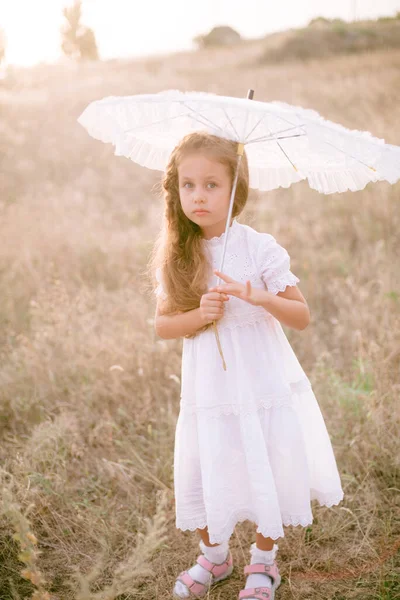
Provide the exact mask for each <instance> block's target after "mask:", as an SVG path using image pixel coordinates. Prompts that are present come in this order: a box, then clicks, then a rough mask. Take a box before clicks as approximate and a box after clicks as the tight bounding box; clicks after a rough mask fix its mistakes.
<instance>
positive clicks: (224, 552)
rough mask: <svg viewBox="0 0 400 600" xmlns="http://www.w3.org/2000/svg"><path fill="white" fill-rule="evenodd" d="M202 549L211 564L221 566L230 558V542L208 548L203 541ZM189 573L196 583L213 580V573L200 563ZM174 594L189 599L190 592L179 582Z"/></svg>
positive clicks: (200, 544)
mask: <svg viewBox="0 0 400 600" xmlns="http://www.w3.org/2000/svg"><path fill="white" fill-rule="evenodd" d="M199 546H200V549H201V551H202V553H203V554H204V556H205V557H206V558H207V559H208V560H209V561H211V562H214V563H217V564H221V563H223V562H224V561H225V560H226V559H227V556H228V552H229V540H228V541H225V542H222V544H218V546H212V547H210V546H206V545H205V543H204V542H203V540H200V542H199ZM188 573H189V575H190V576H191V577H193V579H195V580H196V581H200V583H208V581H209V580H210V579H211V573H210V572H209V571H207V570H206V569H204V568H203V567H202V566H201V565H199V563H196V564H195V565H194V566H193V567H191V568H190V569H188ZM174 592H175V594H177V595H178V596H179V597H180V598H188V597H189V591H188V589H187V587H186V585H185V584H184V583H182V581H177V582H176V583H175V587H174Z"/></svg>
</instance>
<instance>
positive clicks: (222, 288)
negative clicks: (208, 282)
mask: <svg viewBox="0 0 400 600" xmlns="http://www.w3.org/2000/svg"><path fill="white" fill-rule="evenodd" d="M214 273H215V274H216V275H217V277H220V278H221V279H222V280H223V281H226V283H225V284H219V285H217V286H215V287H213V288H210V290H209V291H210V292H222V293H224V294H229V295H231V296H236V297H237V298H240V299H241V300H245V302H249V304H253V305H254V306H258V305H259V304H260V301H261V296H262V295H263V296H265V290H261V289H259V288H252V287H251V283H250V281H246V283H245V284H244V283H239V281H235V280H234V279H232V277H229V276H228V275H225V273H221V272H220V271H217V270H216V269H215V270H214Z"/></svg>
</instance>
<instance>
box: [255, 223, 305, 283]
mask: <svg viewBox="0 0 400 600" xmlns="http://www.w3.org/2000/svg"><path fill="white" fill-rule="evenodd" d="M262 238H263V239H262V243H261V244H260V247H259V252H258V258H259V262H258V264H259V270H260V276H261V279H262V280H263V282H264V283H265V285H266V286H267V289H268V291H269V292H271V294H277V293H278V292H284V291H285V289H286V286H288V285H296V284H297V283H298V282H299V281H300V279H299V278H298V277H296V275H294V274H293V273H292V272H291V270H290V256H289V253H288V251H287V250H286V249H285V248H284V247H283V246H281V245H280V244H278V242H277V241H276V239H275V238H274V237H273V236H272V235H270V234H266V235H264V234H262Z"/></svg>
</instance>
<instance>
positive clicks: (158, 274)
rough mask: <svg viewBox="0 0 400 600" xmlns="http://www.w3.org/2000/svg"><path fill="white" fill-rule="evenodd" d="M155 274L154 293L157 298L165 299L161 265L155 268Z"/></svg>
mask: <svg viewBox="0 0 400 600" xmlns="http://www.w3.org/2000/svg"><path fill="white" fill-rule="evenodd" d="M155 275H156V280H157V283H158V286H157V287H156V289H155V290H154V293H155V295H156V296H157V298H161V300H166V298H167V294H166V292H165V290H164V287H163V282H162V274H161V267H158V268H157V269H156V272H155Z"/></svg>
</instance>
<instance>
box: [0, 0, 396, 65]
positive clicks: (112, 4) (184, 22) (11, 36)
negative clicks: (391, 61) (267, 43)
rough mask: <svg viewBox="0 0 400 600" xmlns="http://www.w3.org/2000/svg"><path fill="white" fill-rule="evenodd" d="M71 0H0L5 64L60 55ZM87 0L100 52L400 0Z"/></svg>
mask: <svg viewBox="0 0 400 600" xmlns="http://www.w3.org/2000/svg"><path fill="white" fill-rule="evenodd" d="M70 3H71V0H36V1H33V0H9V1H7V2H3V3H1V4H0V27H1V28H2V29H4V31H5V35H6V40H7V49H6V64H19V65H34V64H37V63H39V62H55V61H57V60H58V59H59V58H61V56H62V53H61V49H60V43H61V36H60V27H61V24H62V23H63V21H64V18H63V14H62V8H63V6H66V5H67V4H70ZM188 4H189V3H188V1H187V0H169V2H163V1H162V0H147V1H145V2H142V1H140V2H137V0H83V4H82V6H83V9H82V14H83V19H82V21H83V23H84V24H85V25H87V26H88V27H91V28H92V29H93V30H94V33H95V36H96V41H97V45H98V49H99V54H100V57H101V58H104V59H106V58H113V57H128V56H142V55H145V54H147V55H151V54H162V53H166V52H174V51H179V50H185V49H190V48H192V47H193V42H192V40H193V38H194V37H195V36H196V35H198V34H201V33H207V32H208V31H209V30H210V29H211V28H212V27H214V26H216V25H222V24H224V25H230V26H231V27H233V28H234V29H236V30H237V31H239V33H240V34H241V35H242V36H243V37H247V38H252V37H261V36H264V35H267V34H268V33H272V32H274V31H281V30H284V29H288V28H291V27H303V26H305V25H306V24H307V23H308V22H309V21H310V19H312V18H314V17H317V16H325V17H327V18H335V17H340V18H342V19H345V20H351V19H352V18H353V17H354V12H355V10H356V9H355V7H357V10H356V13H357V17H358V19H361V18H364V19H366V18H375V17H377V16H379V15H394V14H395V13H396V11H397V10H400V6H399V4H400V2H399V0H381V2H380V3H379V6H378V3H377V2H376V0H358V1H357V2H356V3H355V1H354V0H336V2H335V3H331V2H328V1H327V0H281V2H280V3H279V4H278V5H276V4H275V5H273V10H271V4H270V3H268V2H267V0H246V2H244V1H243V0H203V1H202V2H201V3H195V2H193V3H191V5H190V9H189V8H188Z"/></svg>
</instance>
